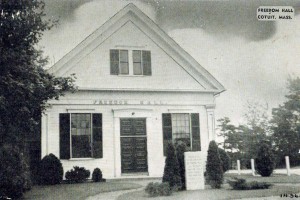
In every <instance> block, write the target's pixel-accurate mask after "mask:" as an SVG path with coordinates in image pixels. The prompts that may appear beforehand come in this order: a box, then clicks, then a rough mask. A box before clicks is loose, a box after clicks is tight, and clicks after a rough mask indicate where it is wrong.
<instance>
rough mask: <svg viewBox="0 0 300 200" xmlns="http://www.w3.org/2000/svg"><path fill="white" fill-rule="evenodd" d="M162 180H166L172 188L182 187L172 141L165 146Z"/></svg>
mask: <svg viewBox="0 0 300 200" xmlns="http://www.w3.org/2000/svg"><path fill="white" fill-rule="evenodd" d="M163 182H168V183H169V185H170V187H171V188H173V189H181V187H182V183H181V177H180V171H179V163H178V160H177V156H176V153H175V147H174V145H173V144H172V143H169V144H168V147H167V157H166V161H165V168H164V175H163Z"/></svg>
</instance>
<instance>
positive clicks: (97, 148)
mask: <svg viewBox="0 0 300 200" xmlns="http://www.w3.org/2000/svg"><path fill="white" fill-rule="evenodd" d="M92 141H93V157H94V158H103V148H102V147H103V142H102V114H101V113H95V114H93V140H92Z"/></svg>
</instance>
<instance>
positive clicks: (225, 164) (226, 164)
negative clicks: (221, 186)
mask: <svg viewBox="0 0 300 200" xmlns="http://www.w3.org/2000/svg"><path fill="white" fill-rule="evenodd" d="M218 151H219V154H220V159H221V162H222V170H223V172H224V173H225V172H226V171H228V170H229V169H230V167H231V160H230V157H229V155H228V154H227V153H226V151H225V150H224V149H221V148H218Z"/></svg>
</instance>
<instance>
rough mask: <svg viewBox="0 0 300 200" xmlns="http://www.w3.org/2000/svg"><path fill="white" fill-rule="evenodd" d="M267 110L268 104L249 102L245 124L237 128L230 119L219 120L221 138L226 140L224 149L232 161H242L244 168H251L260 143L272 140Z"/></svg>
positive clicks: (223, 144)
mask: <svg viewBox="0 0 300 200" xmlns="http://www.w3.org/2000/svg"><path fill="white" fill-rule="evenodd" d="M267 110H268V105H267V104H266V105H263V104H261V103H259V102H248V103H247V107H246V109H245V114H244V123H242V124H240V125H239V126H235V125H233V124H231V121H230V119H229V118H228V117H224V118H221V119H219V120H218V122H219V136H221V137H223V138H224V141H223V143H222V146H223V149H224V150H225V151H226V152H227V153H228V155H229V156H230V158H232V160H234V161H235V160H237V159H239V160H241V164H242V166H244V167H250V159H252V158H255V157H256V155H257V148H256V147H257V146H258V145H259V144H260V142H261V141H265V140H270V135H271V133H272V131H271V128H270V123H269V117H268V114H267Z"/></svg>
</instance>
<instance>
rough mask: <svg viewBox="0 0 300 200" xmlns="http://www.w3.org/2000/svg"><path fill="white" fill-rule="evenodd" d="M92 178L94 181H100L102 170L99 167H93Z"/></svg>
mask: <svg viewBox="0 0 300 200" xmlns="http://www.w3.org/2000/svg"><path fill="white" fill-rule="evenodd" d="M92 180H93V181H94V182H100V181H102V171H101V170H100V169H99V168H95V169H94V171H93V174H92Z"/></svg>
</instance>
